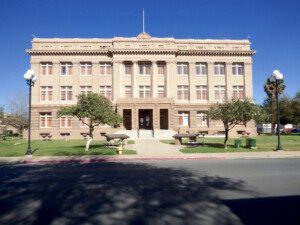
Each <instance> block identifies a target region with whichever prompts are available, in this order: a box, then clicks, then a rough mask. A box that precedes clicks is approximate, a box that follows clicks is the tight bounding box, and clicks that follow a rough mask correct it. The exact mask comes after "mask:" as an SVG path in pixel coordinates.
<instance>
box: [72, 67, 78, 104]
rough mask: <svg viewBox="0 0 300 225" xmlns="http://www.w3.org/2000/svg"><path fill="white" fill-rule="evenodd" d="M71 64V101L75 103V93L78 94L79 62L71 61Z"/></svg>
mask: <svg viewBox="0 0 300 225" xmlns="http://www.w3.org/2000/svg"><path fill="white" fill-rule="evenodd" d="M72 64H73V69H72V78H71V79H72V102H74V103H76V102H77V98H76V95H79V94H80V62H79V61H73V62H72Z"/></svg>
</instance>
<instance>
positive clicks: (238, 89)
mask: <svg viewBox="0 0 300 225" xmlns="http://www.w3.org/2000/svg"><path fill="white" fill-rule="evenodd" d="M233 98H235V99H244V86H233Z"/></svg>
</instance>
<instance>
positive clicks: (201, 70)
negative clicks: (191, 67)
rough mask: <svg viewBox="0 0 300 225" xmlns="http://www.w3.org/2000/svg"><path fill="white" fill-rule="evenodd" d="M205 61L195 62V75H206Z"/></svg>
mask: <svg viewBox="0 0 300 225" xmlns="http://www.w3.org/2000/svg"><path fill="white" fill-rule="evenodd" d="M206 68H207V67H206V64H205V63H196V75H203V76H204V75H207V72H206V71H207V69H206Z"/></svg>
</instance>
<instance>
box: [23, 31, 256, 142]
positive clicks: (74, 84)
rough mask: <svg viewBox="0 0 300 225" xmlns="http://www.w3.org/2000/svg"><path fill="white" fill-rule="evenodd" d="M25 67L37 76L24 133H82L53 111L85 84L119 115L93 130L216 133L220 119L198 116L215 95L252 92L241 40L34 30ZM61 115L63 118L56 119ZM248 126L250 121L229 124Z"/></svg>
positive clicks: (249, 64)
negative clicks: (68, 35) (41, 34)
mask: <svg viewBox="0 0 300 225" xmlns="http://www.w3.org/2000/svg"><path fill="white" fill-rule="evenodd" d="M27 52H28V53H29V54H30V55H31V69H33V70H34V71H35V73H36V75H37V77H38V80H37V82H36V84H35V86H34V87H33V90H32V137H33V138H34V139H40V138H41V137H40V134H41V133H51V135H52V137H53V138H54V139H61V138H66V137H68V138H74V139H77V138H82V136H81V133H85V132H87V130H88V129H87V128H86V127H83V126H81V125H82V124H81V123H80V122H79V121H78V119H76V118H63V119H59V118H57V117H56V112H57V110H58V109H59V108H60V107H62V106H68V105H72V104H75V103H76V101H77V98H76V95H78V94H80V93H87V92H89V91H91V92H94V93H100V94H102V95H105V96H107V97H109V98H111V100H112V103H113V105H114V107H115V108H116V110H117V111H118V113H120V114H121V115H122V116H123V118H124V123H123V124H122V125H121V126H120V127H119V128H111V127H109V126H101V127H98V128H97V129H96V130H95V132H94V133H95V138H100V132H107V133H114V132H116V131H117V130H120V129H121V130H122V129H123V130H125V129H127V130H138V129H151V130H168V129H169V130H175V131H178V130H179V131H180V132H199V131H205V132H208V134H211V135H217V134H221V133H222V131H223V126H222V124H219V123H218V121H217V122H216V121H210V120H208V121H207V120H205V119H203V118H205V111H207V109H208V108H209V106H210V105H211V104H213V103H215V102H217V101H224V100H225V99H231V98H232V97H237V98H245V97H247V98H252V96H253V93H252V55H253V54H255V51H252V50H250V42H249V41H248V40H194V39H185V40H177V39H174V38H153V37H150V36H149V35H148V34H147V33H141V34H140V35H139V36H138V37H133V38H121V37H116V38H112V39H56V38H54V39H40V38H34V39H33V41H32V49H31V50H27ZM62 120H63V121H62ZM238 131H249V132H250V133H251V135H255V134H256V132H255V126H254V123H253V122H250V123H247V124H246V125H239V126H237V127H236V128H235V129H234V130H232V131H231V133H230V134H231V136H236V135H237V132H238Z"/></svg>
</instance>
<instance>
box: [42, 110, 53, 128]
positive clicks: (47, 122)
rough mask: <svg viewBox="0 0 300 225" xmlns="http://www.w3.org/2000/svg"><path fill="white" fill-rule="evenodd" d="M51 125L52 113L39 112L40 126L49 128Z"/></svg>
mask: <svg viewBox="0 0 300 225" xmlns="http://www.w3.org/2000/svg"><path fill="white" fill-rule="evenodd" d="M51 126H52V113H40V127H41V128H50V127H51Z"/></svg>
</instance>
